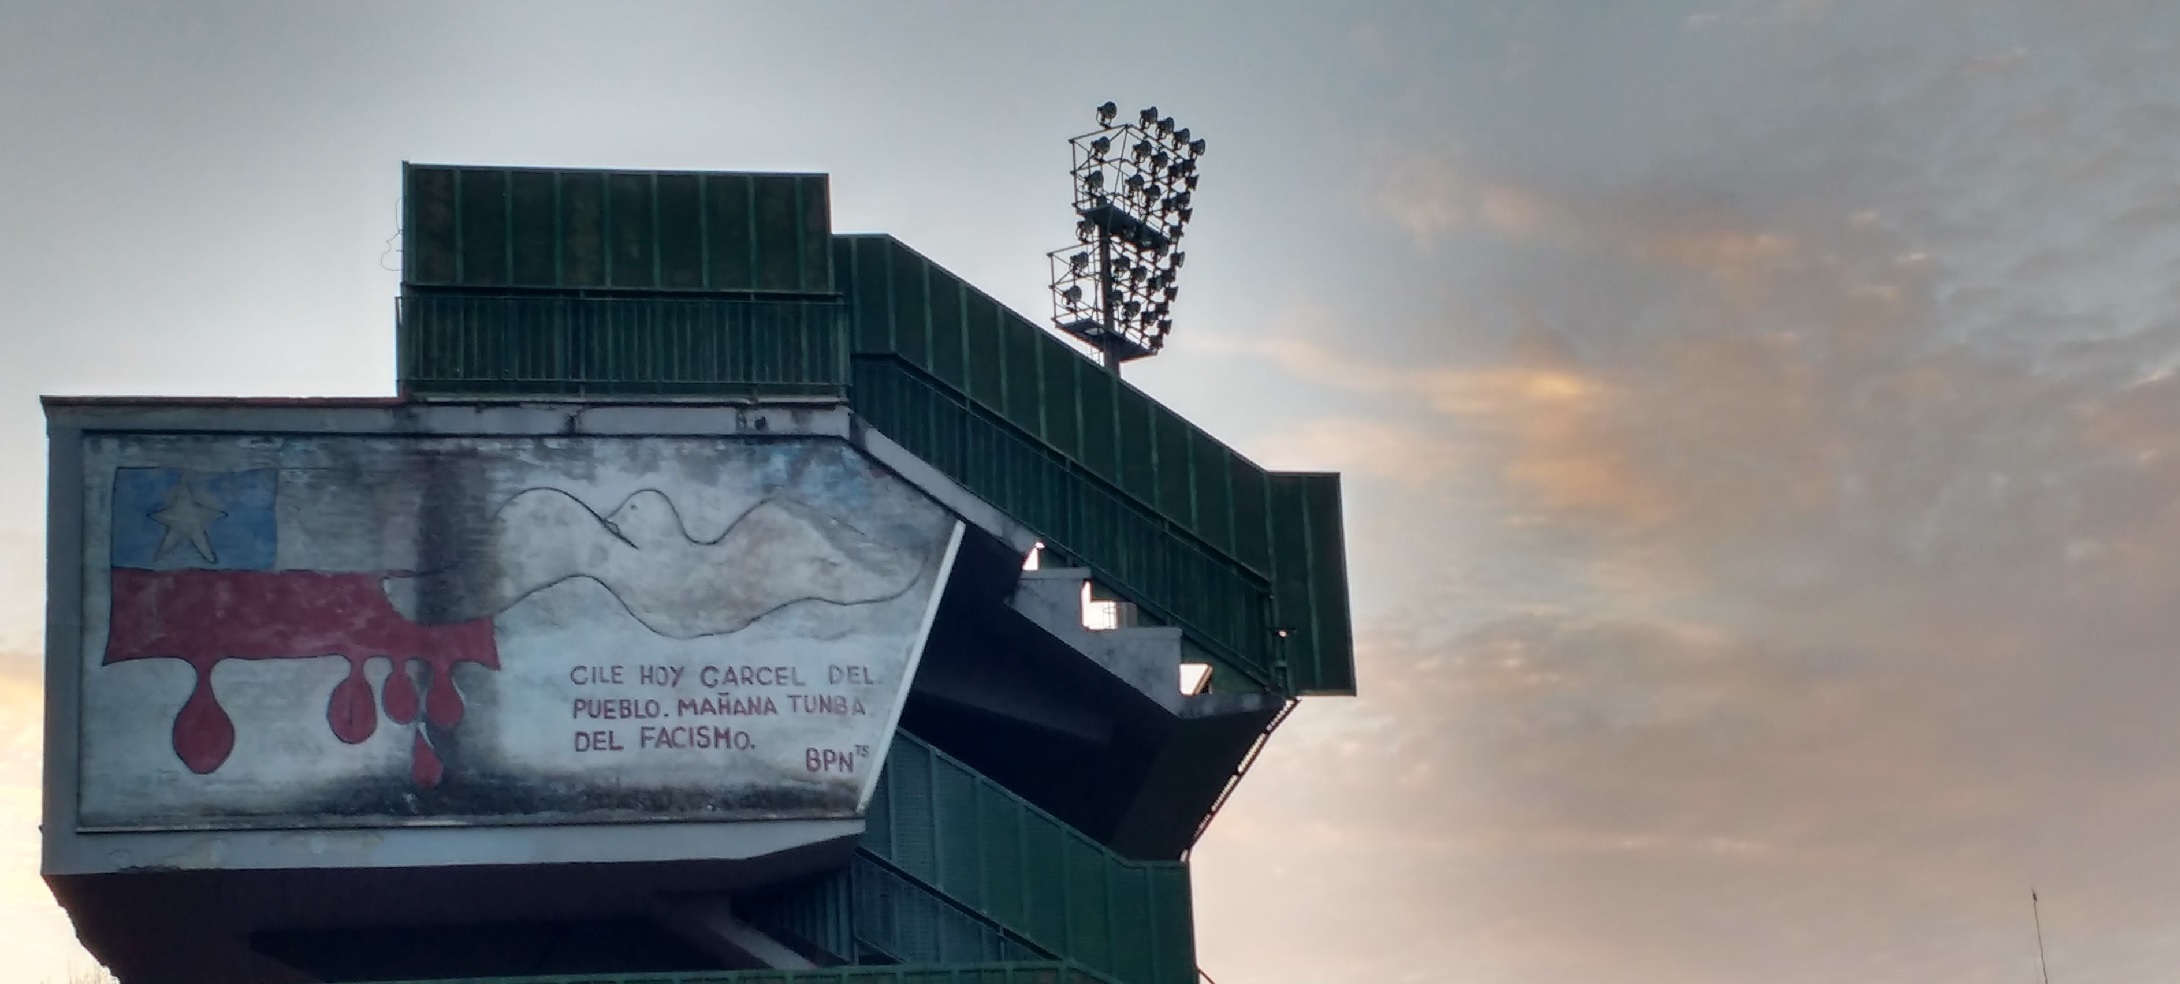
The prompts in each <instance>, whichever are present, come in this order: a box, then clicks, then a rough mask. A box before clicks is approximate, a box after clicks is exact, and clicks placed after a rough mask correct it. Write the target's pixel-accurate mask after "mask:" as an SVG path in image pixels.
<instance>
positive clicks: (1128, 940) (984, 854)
mask: <svg viewBox="0 0 2180 984" xmlns="http://www.w3.org/2000/svg"><path fill="white" fill-rule="evenodd" d="M866 824H867V825H866V827H865V831H864V834H863V850H864V851H865V852H867V853H868V854H869V855H870V856H872V857H874V858H876V859H878V860H879V861H881V862H883V863H884V864H885V866H886V867H888V868H890V869H892V870H893V871H896V872H899V873H900V874H902V875H904V876H906V877H907V878H908V879H910V880H912V881H913V882H914V883H916V884H920V885H923V886H928V887H929V888H930V889H932V890H933V891H935V892H936V893H938V894H939V895H941V896H944V897H945V898H946V899H948V900H950V901H951V902H952V903H953V904H955V905H958V906H960V907H962V908H964V909H966V910H968V911H970V912H973V913H975V914H977V915H980V916H982V917H983V918H985V919H987V920H989V921H990V922H991V923H992V924H994V925H996V926H998V927H1000V928H1002V929H1003V930H1004V931H1005V932H1006V933H1007V934H1009V935H1012V936H1015V937H1019V938H1020V939H1021V940H1022V941H1024V942H1026V943H1028V944H1029V945H1031V946H1034V947H1036V948H1038V949H1040V950H1043V951H1045V952H1048V953H1053V954H1058V955H1060V956H1062V957H1064V958H1066V959H1068V960H1073V961H1077V962H1079V963H1081V964H1083V965H1085V966H1088V967H1090V968H1092V969H1094V970H1097V971H1099V972H1101V973H1105V974H1108V975H1110V976H1112V977H1113V978H1114V979H1116V980H1118V981H1121V982H1123V984H1193V982H1194V981H1195V979H1196V955H1195V953H1196V943H1195V929H1194V921H1193V914H1192V912H1191V910H1190V901H1189V880H1188V866H1187V865H1186V864H1184V863H1181V862H1174V861H1131V860H1128V859H1127V858H1123V857H1121V856H1120V855H1118V854H1115V853H1113V852H1112V851H1109V850H1107V849H1106V848H1105V847H1104V846H1103V845H1100V844H1099V843H1097V842H1096V841H1094V840H1091V839H1090V838H1088V837H1086V836H1084V835H1083V834H1081V833H1079V832H1077V831H1076V830H1075V829H1074V828H1072V827H1069V826H1068V825H1066V824H1065V823H1062V822H1060V821H1059V820H1058V819H1056V818H1054V817H1053V816H1052V815H1050V814H1048V813H1045V812H1044V811H1042V810H1039V809H1037V808H1036V807H1034V806H1031V805H1029V804H1028V803H1027V802H1025V801H1024V800H1022V798H1021V797H1018V796H1016V795H1014V794H1013V793H1011V792H1008V791H1007V790H1006V788H1005V787H1002V786H1000V785H999V784H998V783H995V782H993V781H991V780H990V779H987V778H985V777H983V776H981V775H979V774H977V773H976V772H975V771H974V770H972V769H970V768H969V767H968V766H966V765H963V764H962V763H961V762H959V761H957V760H955V759H953V758H952V757H950V756H948V755H946V754H945V753H943V752H940V751H938V750H937V749H934V748H932V747H931V746H930V745H927V744H925V743H924V742H922V741H920V740H918V739H916V738H915V737H913V736H911V735H909V734H908V733H906V732H901V733H899V734H897V735H896V736H895V739H894V743H893V748H892V750H891V752H889V753H888V755H887V757H886V765H885V771H884V772H883V773H882V774H881V775H880V777H879V782H878V789H877V792H876V793H875V794H874V795H873V797H872V799H871V805H870V811H869V814H868V818H867V821H866Z"/></svg>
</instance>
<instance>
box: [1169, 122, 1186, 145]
mask: <svg viewBox="0 0 2180 984" xmlns="http://www.w3.org/2000/svg"><path fill="white" fill-rule="evenodd" d="M1173 139H1174V140H1175V141H1176V142H1178V143H1180V144H1182V145H1184V146H1185V145H1187V143H1188V127H1185V126H1184V127H1182V128H1180V129H1178V130H1175V131H1173Z"/></svg>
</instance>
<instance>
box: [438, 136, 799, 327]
mask: <svg viewBox="0 0 2180 984" xmlns="http://www.w3.org/2000/svg"><path fill="white" fill-rule="evenodd" d="M402 189H403V192H402V202H403V216H402V227H401V228H402V252H401V256H402V261H401V267H402V270H401V282H402V284H403V285H404V286H405V287H440V288H481V289H505V288H516V289H540V290H577V289H580V290H634V291H700V292H714V293H758V294H815V295H824V294H832V293H833V292H834V288H833V270H832V250H831V236H832V214H831V208H832V206H831V199H830V194H829V191H828V184H827V179H826V176H825V175H822V174H743V173H731V172H711V173H698V172H688V171H599V170H545V169H536V168H501V167H453V166H443V165H429V164H405V165H403V168H402Z"/></svg>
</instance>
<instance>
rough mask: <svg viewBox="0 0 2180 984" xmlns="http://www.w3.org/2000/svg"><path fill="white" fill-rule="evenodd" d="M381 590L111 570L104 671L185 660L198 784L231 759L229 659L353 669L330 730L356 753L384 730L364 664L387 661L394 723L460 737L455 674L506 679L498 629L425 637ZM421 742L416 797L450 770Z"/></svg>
mask: <svg viewBox="0 0 2180 984" xmlns="http://www.w3.org/2000/svg"><path fill="white" fill-rule="evenodd" d="M380 579H381V575H378V574H370V573H361V572H343V573H327V572H320V571H209V570H179V571H145V570H136V569H132V568H114V570H113V594H112V605H113V607H112V608H111V610H110V616H109V618H108V619H107V640H106V662H107V663H119V662H123V661H126V660H132V659H179V660H181V661H183V662H185V663H188V664H189V665H190V667H191V668H192V669H194V670H195V671H196V674H197V683H196V687H195V689H193V690H192V691H191V692H190V695H189V701H188V702H187V703H185V704H183V705H182V710H181V713H179V714H177V715H175V718H174V751H175V754H177V755H179V756H181V759H182V761H183V762H184V763H185V764H187V765H188V766H189V768H190V769H191V770H192V771H194V772H197V773H199V774H202V773H207V772H211V771H213V770H214V769H217V768H219V767H220V765H221V764H222V763H224V762H226V761H227V757H228V756H229V755H230V754H232V753H233V752H234V747H235V725H234V721H233V720H232V719H230V718H229V717H228V716H227V711H226V710H225V709H224V708H222V707H220V705H219V699H218V697H217V696H216V695H215V694H213V692H212V669H213V667H215V666H217V665H219V661H220V660H223V659H309V658H313V657H318V656H325V655H337V656H341V657H343V658H345V659H347V660H348V661H349V676H348V679H347V680H344V681H342V682H341V683H340V684H339V685H337V686H336V687H335V688H334V691H333V694H332V696H331V697H330V699H329V700H328V701H327V705H326V721H327V723H328V724H329V725H330V726H331V727H332V729H333V733H334V735H335V736H337V737H339V738H340V740H342V741H345V742H348V743H350V744H354V743H357V742H361V741H363V740H365V739H367V738H369V737H370V736H371V734H372V732H373V731H374V730H376V728H377V711H376V710H375V708H374V701H373V700H372V695H371V685H370V681H369V680H368V679H367V678H365V677H364V676H363V673H362V666H363V661H364V660H365V659H367V658H368V656H369V655H373V654H384V655H386V656H388V657H389V658H391V659H392V660H393V661H394V666H395V672H394V673H393V674H392V675H390V676H389V677H388V678H387V685H386V694H385V703H386V715H387V717H389V718H392V719H393V720H395V721H397V722H400V723H403V724H407V723H410V722H413V721H415V720H416V718H417V712H418V711H419V710H422V711H423V712H424V716H425V717H426V718H428V719H429V720H430V721H431V722H432V723H433V724H436V725H438V726H440V727H442V728H452V727H453V726H454V725H455V724H456V723H458V722H460V721H461V719H462V714H463V707H462V696H461V694H460V693H459V692H457V691H456V690H455V688H454V667H455V666H456V665H457V664H460V663H475V664H477V665H479V666H482V667H484V668H485V669H488V670H497V669H499V668H500V657H499V648H498V646H497V645H496V644H495V642H494V639H493V636H492V620H491V619H489V618H480V619H475V620H472V621H468V622H457V623H452V624H447V625H419V624H417V623H415V622H411V621H409V620H408V619H407V618H404V617H402V615H401V614H400V613H399V612H397V611H395V610H394V607H393V605H391V604H390V603H388V602H387V600H386V594H385V592H384V591H383V590H381V589H380V587H379V581H380ZM411 660H414V661H418V662H422V663H423V664H424V669H423V673H422V675H423V677H424V681H425V690H426V692H425V694H423V695H421V696H422V698H423V699H421V700H419V697H420V695H419V694H418V693H417V688H416V685H415V683H414V682H413V681H412V680H411V678H410V677H409V675H408V673H407V667H406V666H405V663H406V662H408V661H411ZM419 703H421V704H422V705H423V706H422V707H421V708H419V707H418V706H417V705H418V704H419ZM416 742H417V744H416V761H415V768H414V769H413V770H412V775H413V776H414V777H415V779H416V781H417V783H418V784H419V785H422V786H433V785H436V784H438V782H439V780H440V778H441V776H442V775H443V774H444V772H445V767H444V765H443V763H441V762H440V760H439V756H438V753H437V752H435V751H433V750H432V748H431V746H430V743H428V742H426V741H425V740H424V738H423V737H422V736H421V735H419V736H418V737H417V739H416Z"/></svg>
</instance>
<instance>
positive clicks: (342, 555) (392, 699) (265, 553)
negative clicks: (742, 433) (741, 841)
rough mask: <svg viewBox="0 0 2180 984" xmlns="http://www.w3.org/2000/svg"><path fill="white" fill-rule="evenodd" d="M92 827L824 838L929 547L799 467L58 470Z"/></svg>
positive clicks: (475, 462) (228, 449)
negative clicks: (405, 828)
mask: <svg viewBox="0 0 2180 984" xmlns="http://www.w3.org/2000/svg"><path fill="white" fill-rule="evenodd" d="M83 480H84V493H83V494H84V500H83V501H84V503H85V506H84V510H83V513H82V517H83V521H84V522H83V534H84V540H83V551H82V558H83V565H84V571H85V578H84V581H83V585H84V591H83V610H82V624H83V634H82V636H81V639H82V642H81V647H82V648H81V653H82V657H81V658H82V663H81V667H82V670H81V672H82V677H81V679H82V693H81V705H80V706H81V709H80V712H79V718H78V720H79V726H78V730H79V736H80V765H79V772H80V776H81V778H80V781H79V786H78V798H79V808H80V811H81V813H80V815H81V816H82V817H83V818H84V822H85V823H86V824H88V825H90V826H93V827H97V828H101V829H142V828H147V827H150V828H162V829H163V828H167V827H172V826H212V827H222V826H250V825H255V824H261V823H268V822H269V823H274V824H289V825H292V824H294V823H297V822H301V823H303V824H304V825H316V824H320V823H327V822H332V823H350V824H359V825H367V826H375V825H385V824H408V823H420V824H429V823H439V822H447V821H455V820H465V819H502V818H508V817H519V818H525V820H536V821H537V822H566V821H571V820H573V821H589V820H616V819H629V820H645V821H649V820H674V819H692V818H697V819H721V818H745V819H777V818H806V817H838V816H853V815H855V814H856V812H857V811H859V810H860V809H862V804H863V803H865V802H867V798H868V796H869V794H870V791H871V790H872V789H873V788H874V785H873V784H874V783H875V780H876V774H877V771H878V767H879V764H880V762H881V761H882V759H883V755H884V750H885V748H886V743H887V741H888V740H889V739H890V737H891V735H892V729H893V727H894V725H895V723H896V722H897V720H898V717H899V714H900V710H901V706H902V704H903V702H904V700H905V696H906V693H907V690H908V686H909V682H910V680H911V679H912V678H913V676H914V673H915V667H916V664H917V660H919V659H920V657H921V652H922V646H923V640H924V638H925V635H926V634H927V633H928V631H929V629H930V625H931V620H932V619H933V618H934V617H935V612H936V610H937V609H936V606H937V603H938V599H939V597H940V589H941V587H942V586H943V584H944V583H945V580H946V578H947V575H948V572H949V571H950V570H951V567H952V563H953V556H954V551H955V548H956V546H957V545H958V543H959V538H960V536H961V534H962V527H961V525H960V523H959V521H958V519H957V518H956V517H955V516H954V515H953V514H952V513H950V512H948V511H946V510H945V509H944V508H943V507H941V506H940V505H939V504H938V503H937V502H935V501H933V500H932V499H931V498H930V497H928V496H927V495H925V494H924V493H923V492H922V491H921V490H919V489H917V488H916V487H915V486H913V485H911V484H909V483H907V482H906V481H904V480H902V479H901V478H900V477H898V476H896V475H894V474H893V473H892V472H890V471H888V470H886V469H885V468H883V467H882V466H880V465H878V464H877V463H876V462H874V461H872V460H870V459H869V458H867V457H865V456H864V455H863V453H862V452H861V451H859V450H857V449H856V448H854V447H853V446H851V445H849V444H848V443H847V442H845V441H841V440H838V439H830V438H793V439H787V438H771V439H761V440H760V439H743V440H734V439H725V440H723V439H720V438H710V437H660V438H649V437H558V436H555V437H491V436H482V437H433V436H421V435H419V436H405V435H368V434H356V435H348V434H323V435H265V434H236V435H219V434H110V435H100V436H91V437H87V438H86V439H85V452H84V473H83Z"/></svg>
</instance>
